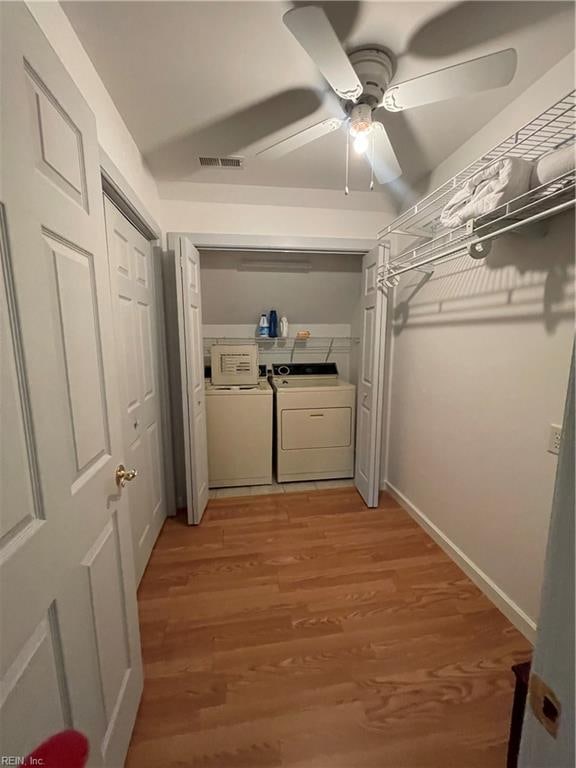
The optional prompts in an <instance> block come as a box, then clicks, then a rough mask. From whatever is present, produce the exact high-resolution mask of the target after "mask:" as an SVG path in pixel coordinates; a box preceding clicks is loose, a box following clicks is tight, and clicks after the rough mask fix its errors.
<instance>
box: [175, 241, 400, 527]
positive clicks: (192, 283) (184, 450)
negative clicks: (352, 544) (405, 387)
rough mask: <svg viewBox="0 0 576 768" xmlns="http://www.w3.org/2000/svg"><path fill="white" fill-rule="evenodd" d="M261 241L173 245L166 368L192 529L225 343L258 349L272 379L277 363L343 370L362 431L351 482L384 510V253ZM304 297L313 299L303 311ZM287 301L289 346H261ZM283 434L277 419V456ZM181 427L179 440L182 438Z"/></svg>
mask: <svg viewBox="0 0 576 768" xmlns="http://www.w3.org/2000/svg"><path fill="white" fill-rule="evenodd" d="M230 239H233V238H231V237H230V238H228V240H230ZM223 240H224V238H223ZM258 240H259V241H260V242H258ZM262 240H264V238H259V239H256V240H253V241H252V242H251V243H250V245H247V243H246V239H245V238H244V239H243V238H241V237H238V238H236V242H226V243H224V242H222V241H220V242H218V239H217V238H216V237H214V238H212V239H210V238H208V242H207V241H206V239H204V241H202V238H201V237H198V236H195V235H186V234H172V235H169V238H168V245H169V259H168V262H169V267H170V269H172V270H173V277H172V280H170V279H168V281H167V282H168V284H170V283H171V284H172V285H173V296H172V299H168V300H167V310H168V312H169V314H171V315H172V323H173V327H172V329H171V333H170V336H172V337H175V336H177V337H178V338H179V349H178V350H174V348H173V349H172V352H173V354H175V355H176V357H177V360H176V361H173V362H172V363H171V366H170V368H171V372H172V374H174V372H175V371H179V375H178V379H179V380H178V384H177V387H175V388H174V389H173V392H174V391H175V390H176V392H177V395H178V400H179V402H180V401H181V406H179V404H178V406H179V407H177V408H176V410H175V413H174V414H173V429H174V433H175V437H176V443H175V468H176V484H177V497H178V499H179V506H186V507H187V509H188V520H189V522H190V523H193V524H194V523H198V522H199V521H200V520H201V518H202V514H203V512H204V508H205V506H206V503H207V502H208V494H207V493H196V494H195V492H194V491H195V489H203V488H207V486H208V485H209V477H208V466H207V464H208V462H207V461H206V428H205V426H203V425H205V424H206V422H207V418H206V397H205V393H204V377H205V370H206V369H207V366H208V365H209V363H210V349H211V347H212V346H213V345H214V344H220V343H226V344H228V343H230V342H232V343H254V342H255V341H256V342H257V343H258V348H259V362H260V364H261V365H262V364H265V365H266V367H267V370H268V373H269V374H270V373H273V369H274V364H276V367H278V364H282V366H284V364H285V363H314V364H318V363H326V362H335V363H336V364H337V367H338V375H339V377H341V378H342V379H344V380H346V381H350V382H351V383H352V384H354V385H355V386H356V408H355V415H356V420H355V421H356V428H355V429H354V426H353V428H352V436H351V440H352V444H353V445H354V446H355V469H354V468H352V469H351V472H350V476H348V475H346V477H349V482H350V483H351V484H352V483H353V484H354V485H356V487H357V489H358V491H359V492H360V494H361V495H362V497H363V499H364V501H365V502H366V504H367V506H370V507H374V506H377V504H378V495H379V486H380V465H381V453H382V450H381V448H382V445H381V443H382V439H381V436H382V434H383V430H382V420H383V407H382V404H383V393H384V370H383V369H384V358H385V347H386V296H385V294H384V292H383V291H382V289H381V288H380V287H379V284H378V273H379V269H380V268H381V267H382V266H383V264H384V258H385V246H384V245H376V246H374V243H373V242H371V241H360V243H358V242H357V241H356V242H354V244H353V245H351V244H350V243H348V242H344V243H342V242H340V241H339V240H333V241H330V242H329V243H327V242H325V241H324V242H322V243H320V242H319V241H318V240H317V239H314V238H312V239H306V242H299V243H298V245H294V242H293V241H292V242H291V244H290V245H289V246H288V247H287V246H285V245H284V244H282V243H280V242H278V240H277V242H276V243H268V242H266V243H265V244H264V242H262ZM196 244H198V245H199V246H200V247H199V248H198V247H196ZM323 260H324V263H322V261H323ZM319 264H321V266H319ZM314 286H316V287H314ZM192 289H193V293H194V297H195V300H194V302H193V303H192V304H191V303H190V302H189V301H188V297H189V294H190V291H191V290H192ZM169 290H170V289H169ZM201 294H202V295H201ZM248 295H249V296H250V298H247V296H248ZM303 296H308V301H307V303H306V300H304V301H303ZM290 301H293V302H295V304H294V306H298V307H299V312H295V314H296V317H293V316H291V312H290V309H288V312H287V314H288V315H289V322H291V321H295V322H294V323H293V324H292V326H291V328H290V332H289V335H288V338H287V339H270V340H262V339H260V340H258V337H257V332H256V324H257V320H258V315H259V313H260V312H262V311H264V309H265V308H268V309H270V308H271V307H273V306H277V307H278V309H279V310H280V311H281V312H282V313H284V312H285V309H284V308H285V307H286V305H287V304H289V303H290ZM170 304H172V305H173V308H174V309H173V310H172V311H170ZM269 304H270V305H271V306H268V305H269ZM320 305H321V306H323V307H324V311H325V315H324V316H323V315H322V312H321V311H320V312H319V306H320ZM303 327H304V328H308V327H309V328H310V329H311V335H310V337H309V340H308V341H307V342H305V343H301V342H299V341H298V340H297V336H296V332H297V331H298V330H300V329H302V328H303ZM260 375H261V376H262V375H263V374H262V371H261V374H260ZM264 375H266V374H264ZM173 378H174V376H173ZM174 400H176V397H173V401H174ZM316 407H317V406H316V405H314V408H316ZM199 425H200V426H201V427H202V428H199ZM279 425H280V421H279V420H278V418H277V417H275V427H274V428H275V430H276V431H275V436H274V438H273V445H274V450H275V451H276V454H277V453H278V450H279V449H278V446H279V441H278V431H279V429H280V426H279ZM178 426H180V427H181V428H182V430H183V434H180V435H178V434H177V432H178ZM209 439H210V436H209V435H208V441H209ZM178 442H180V443H181V444H180V446H178ZM335 476H336V477H344V475H342V474H340V475H335ZM325 477H326V478H329V477H330V474H329V473H327V474H326V475H325ZM300 479H301V478H300ZM292 485H293V486H294V487H293V490H299V489H298V483H293V484H292ZM308 485H314V483H311V484H308ZM289 486H290V484H287V485H286V487H285V488H284V487H283V488H281V489H280V490H281V491H285V490H288V488H289ZM302 490H304V488H302ZM262 492H266V491H265V490H264V489H263V490H262ZM269 492H272V493H274V492H279V490H278V486H277V485H274V486H270V487H269ZM253 494H255V491H254V490H253V489H251V488H244V489H243V488H242V487H238V488H236V489H232V488H230V489H219V490H217V491H215V495H216V496H218V495H220V496H221V495H237V496H242V495H253ZM184 500H185V501H184ZM183 502H184V503H183Z"/></svg>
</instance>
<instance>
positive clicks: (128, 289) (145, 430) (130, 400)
mask: <svg viewBox="0 0 576 768" xmlns="http://www.w3.org/2000/svg"><path fill="white" fill-rule="evenodd" d="M104 211H105V215H106V236H107V240H108V254H109V258H110V281H111V285H112V294H113V302H114V327H115V332H116V350H117V353H118V370H119V372H120V405H121V410H122V436H123V439H124V454H123V455H124V458H125V460H126V462H127V464H129V465H130V466H131V467H132V466H134V467H137V468H138V476H137V477H136V478H135V480H134V482H133V483H130V484H129V487H128V488H127V489H126V490H127V491H128V501H129V505H130V523H131V528H132V548H133V550H134V563H135V568H136V581H138V582H139V581H140V579H141V578H142V574H143V573H144V569H145V567H146V564H147V562H148V559H149V557H150V553H151V552H152V547H153V546H154V542H155V541H156V537H157V536H158V533H159V531H160V528H161V527H162V524H163V522H164V518H165V517H166V500H165V494H164V488H165V478H164V462H163V454H164V449H163V440H162V403H161V395H160V370H161V361H160V357H159V354H158V317H157V311H156V297H157V286H156V285H155V280H156V278H157V274H156V270H155V269H154V264H153V262H152V258H153V256H152V246H151V244H150V242H149V241H148V240H146V238H145V237H143V236H142V235H141V234H140V232H138V230H137V229H136V228H135V227H134V226H133V225H132V224H131V223H130V222H129V221H128V219H126V217H125V216H123V215H122V213H120V211H119V210H118V208H116V206H115V205H114V204H113V203H112V202H111V201H110V200H109V199H108V198H107V197H105V198H104Z"/></svg>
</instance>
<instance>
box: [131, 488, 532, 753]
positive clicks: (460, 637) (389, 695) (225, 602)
mask: <svg viewBox="0 0 576 768" xmlns="http://www.w3.org/2000/svg"><path fill="white" fill-rule="evenodd" d="M138 598H139V612H140V622H141V634H142V648H143V656H144V670H145V688H144V695H143V698H142V703H141V706H140V710H139V713H138V718H137V722H136V726H135V729H134V734H133V738H132V743H131V747H130V751H129V754H128V759H127V763H126V765H127V766H128V768H136V767H137V768H156V767H157V768H176V767H177V766H178V767H179V768H182V767H183V766H192V767H193V768H327V767H328V766H329V767H330V768H445V766H457V768H496V766H500V765H503V764H504V762H505V753H506V742H507V735H508V723H509V717H510V711H511V705H512V692H513V676H512V674H511V671H510V667H511V665H512V664H514V663H517V662H519V661H522V660H524V659H526V658H527V657H528V656H529V654H530V646H529V644H528V643H527V641H526V640H525V639H524V638H523V637H522V636H521V635H520V634H519V633H518V632H517V631H516V630H515V629H514V628H513V627H511V625H510V624H509V622H508V621H507V619H506V618H505V617H504V616H503V615H502V614H500V613H499V612H498V611H497V609H496V608H495V607H494V606H493V605H492V604H491V603H490V602H489V601H488V599H487V598H486V597H485V596H484V595H483V594H482V593H481V592H480V590H479V589H478V588H477V587H476V586H475V585H474V584H473V583H472V582H471V581H470V580H469V579H468V578H467V577H466V575H465V574H464V573H463V572H462V571H461V570H460V569H459V568H458V566H457V565H456V564H455V563H453V562H452V561H451V560H449V559H448V557H447V556H446V554H445V553H444V552H443V551H442V550H441V549H440V548H439V547H438V546H437V545H436V544H435V543H434V542H433V541H432V540H431V539H430V538H429V536H428V535H427V534H426V532H425V531H423V530H422V529H421V528H420V527H419V526H418V525H417V524H416V523H415V522H414V521H413V520H412V518H410V516H409V515H407V514H406V513H405V512H404V511H403V510H402V509H401V508H400V507H399V506H398V504H397V503H396V502H395V501H394V500H393V499H392V498H391V497H389V496H387V495H386V494H382V498H381V502H380V506H379V508H378V509H376V510H373V509H367V508H366V507H365V506H364V503H363V502H362V500H361V498H360V497H359V495H358V493H357V492H356V490H355V489H354V488H348V487H345V488H344V487H343V488H335V489H325V490H319V491H302V492H299V493H282V494H274V495H269V496H266V495H262V496H260V495H256V496H250V497H221V498H215V499H212V500H211V501H210V502H209V506H208V509H207V511H206V514H205V519H204V521H203V523H202V525H200V526H199V527H195V528H192V527H189V526H187V525H186V524H185V521H184V518H183V517H178V518H175V519H169V520H167V521H166V524H165V526H164V529H163V531H162V532H161V534H160V536H159V538H158V541H157V544H156V547H155V549H154V551H153V553H152V557H151V560H150V563H149V565H148V568H147V570H146V573H145V575H144V578H143V580H142V583H141V585H140V589H139V593H138Z"/></svg>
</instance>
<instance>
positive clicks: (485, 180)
mask: <svg viewBox="0 0 576 768" xmlns="http://www.w3.org/2000/svg"><path fill="white" fill-rule="evenodd" d="M532 167H533V166H532V163H530V162H528V161H527V160H523V159H522V158H520V157H503V158H502V159H501V160H498V161H497V162H495V163H493V164H492V165H490V166H488V167H487V168H484V169H483V170H481V171H478V173H476V174H474V176H472V177H471V178H469V179H468V181H467V182H466V183H465V184H464V186H463V187H462V188H461V189H459V190H458V192H456V194H455V195H454V197H453V198H452V199H451V200H450V201H449V202H448V203H447V204H446V205H445V206H444V209H443V210H442V213H441V215H440V223H441V224H442V226H444V227H450V228H452V227H459V226H460V225H461V224H464V223H465V222H467V221H470V219H475V218H477V217H478V216H482V215H483V214H485V213H490V211H493V210H494V209H495V208H497V207H498V206H499V205H502V204H503V203H507V202H508V201H509V200H513V199H514V198H515V197H518V195H522V194H524V193H525V192H527V191H528V189H529V183H530V174H531V173H532Z"/></svg>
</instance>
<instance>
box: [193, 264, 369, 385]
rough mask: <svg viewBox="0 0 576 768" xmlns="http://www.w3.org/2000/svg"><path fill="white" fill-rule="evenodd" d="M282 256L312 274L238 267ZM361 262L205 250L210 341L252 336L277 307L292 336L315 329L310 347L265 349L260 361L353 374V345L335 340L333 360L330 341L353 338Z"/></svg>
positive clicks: (205, 311)
mask: <svg viewBox="0 0 576 768" xmlns="http://www.w3.org/2000/svg"><path fill="white" fill-rule="evenodd" d="M280 256H281V258H282V259H283V261H285V262H287V263H288V264H289V263H292V262H294V261H302V260H303V259H304V260H306V261H308V262H309V263H310V271H309V272H291V271H288V270H285V271H266V270H258V269H251V270H250V271H244V270H242V269H239V267H241V265H242V262H243V261H245V260H246V259H248V260H249V261H250V262H253V263H255V264H257V263H258V262H259V261H264V262H269V261H270V260H271V259H272V260H274V259H277V258H279V257H280ZM361 268H362V265H361V258H360V257H359V256H352V255H345V254H302V255H294V254H291V255H289V254H273V253H272V254H266V253H261V254H254V253H252V254H247V253H233V252H226V253H224V252H215V251H205V250H202V251H201V271H200V274H201V283H202V321H203V324H204V336H205V337H218V336H230V337H253V336H254V334H255V331H256V325H257V322H258V319H259V317H260V314H261V313H262V312H266V313H268V311H269V310H270V309H276V311H277V312H278V318H279V319H280V317H282V316H283V315H284V316H286V317H287V318H288V322H289V336H290V337H293V336H294V335H295V333H296V331H297V330H305V329H307V330H310V332H311V334H312V337H311V340H310V341H309V342H307V343H306V344H304V343H299V344H298V345H297V349H295V350H294V351H293V350H292V347H293V345H292V343H289V344H287V345H286V348H283V347H282V344H280V345H278V344H277V345H276V346H275V347H274V348H270V349H268V348H267V347H266V345H262V344H261V345H260V362H261V363H281V362H289V361H290V360H292V361H293V362H324V361H325V360H326V359H327V358H328V359H329V360H330V362H335V363H336V364H337V365H338V370H339V372H340V374H341V376H342V377H343V378H345V379H349V377H350V375H351V367H350V358H351V353H352V351H353V350H352V343H350V342H347V343H346V348H345V344H344V342H343V341H336V348H335V349H333V351H332V352H331V353H330V356H329V357H328V353H329V348H328V346H327V344H329V342H328V341H326V339H327V338H329V337H336V338H337V339H342V338H343V337H350V335H351V323H352V319H353V316H354V313H355V310H356V306H357V304H358V302H359V298H360V282H361V281H360V276H361Z"/></svg>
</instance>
